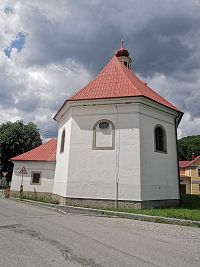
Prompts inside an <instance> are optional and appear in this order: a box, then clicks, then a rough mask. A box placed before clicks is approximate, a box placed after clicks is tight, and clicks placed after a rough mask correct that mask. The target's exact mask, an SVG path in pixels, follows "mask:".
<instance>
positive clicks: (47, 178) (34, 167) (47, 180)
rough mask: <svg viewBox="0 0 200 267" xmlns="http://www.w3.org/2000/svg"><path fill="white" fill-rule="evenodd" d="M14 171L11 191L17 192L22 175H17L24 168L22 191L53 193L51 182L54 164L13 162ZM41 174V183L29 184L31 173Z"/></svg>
mask: <svg viewBox="0 0 200 267" xmlns="http://www.w3.org/2000/svg"><path fill="white" fill-rule="evenodd" d="M13 163H14V169H13V175H12V182H11V190H12V191H19V190H20V185H21V182H22V175H21V174H20V173H19V172H20V170H21V168H22V167H23V166H24V167H25V168H26V170H27V174H24V175H23V190H24V191H28V192H34V188H35V190H36V192H45V193H52V192H53V180H54V172H55V162H41V161H40V162H34V161H31V162H30V161H13ZM34 171H35V172H38V171H39V172H41V183H40V184H31V173H32V172H34Z"/></svg>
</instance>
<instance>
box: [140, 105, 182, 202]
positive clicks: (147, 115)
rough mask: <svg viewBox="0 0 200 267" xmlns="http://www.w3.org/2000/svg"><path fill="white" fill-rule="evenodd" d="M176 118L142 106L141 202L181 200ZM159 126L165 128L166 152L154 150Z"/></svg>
mask: <svg viewBox="0 0 200 267" xmlns="http://www.w3.org/2000/svg"><path fill="white" fill-rule="evenodd" d="M172 113H173V112H172ZM174 119H175V116H174V115H173V114H171V115H170V114H169V113H166V112H165V113H164V112H163V111H160V110H154V109H152V108H150V107H148V106H141V107H140V119H139V120H140V140H141V143H140V150H141V154H140V155H141V188H142V200H155V199H179V183H178V168H177V150H176V135H175V131H176V128H175V122H174ZM157 124H159V125H162V126H163V127H164V128H165V131H166V138H167V153H162V152H156V151H155V142H154V127H155V126H156V125H157Z"/></svg>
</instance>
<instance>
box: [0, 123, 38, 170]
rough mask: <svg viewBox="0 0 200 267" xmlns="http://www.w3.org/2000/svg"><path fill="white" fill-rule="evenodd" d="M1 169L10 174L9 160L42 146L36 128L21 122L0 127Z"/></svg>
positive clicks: (31, 124) (33, 125)
mask: <svg viewBox="0 0 200 267" xmlns="http://www.w3.org/2000/svg"><path fill="white" fill-rule="evenodd" d="M0 144H1V160H2V165H3V166H2V167H3V169H5V170H8V171H9V173H12V168H13V167H12V163H11V162H10V161H9V159H10V158H12V157H15V156H17V155H20V154H22V153H24V152H27V151H29V150H31V149H33V148H35V147H37V146H39V145H41V144H42V141H41V138H40V133H39V131H38V128H37V126H36V125H35V124H34V123H32V122H29V123H28V124H24V123H23V121H17V122H14V123H12V122H6V123H4V124H1V125H0Z"/></svg>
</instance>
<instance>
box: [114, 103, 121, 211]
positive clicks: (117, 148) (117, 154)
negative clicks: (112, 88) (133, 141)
mask: <svg viewBox="0 0 200 267" xmlns="http://www.w3.org/2000/svg"><path fill="white" fill-rule="evenodd" d="M116 110H117V120H116V128H115V132H116V162H115V175H116V176H115V209H117V208H118V198H119V153H120V152H119V150H120V140H118V136H117V131H119V129H118V128H119V127H118V123H119V114H118V112H119V111H118V106H117V105H116ZM119 139H120V136H119Z"/></svg>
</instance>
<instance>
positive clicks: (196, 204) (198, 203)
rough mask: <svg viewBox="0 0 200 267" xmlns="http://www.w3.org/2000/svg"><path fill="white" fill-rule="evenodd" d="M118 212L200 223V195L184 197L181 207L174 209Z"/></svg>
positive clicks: (125, 210) (124, 210)
mask: <svg viewBox="0 0 200 267" xmlns="http://www.w3.org/2000/svg"><path fill="white" fill-rule="evenodd" d="M118 211H123V212H129V213H135V214H146V215H152V216H162V217H170V218H177V219H185V220H193V221H200V195H183V196H182V199H181V207H180V208H173V209H144V210H132V209H118Z"/></svg>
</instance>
